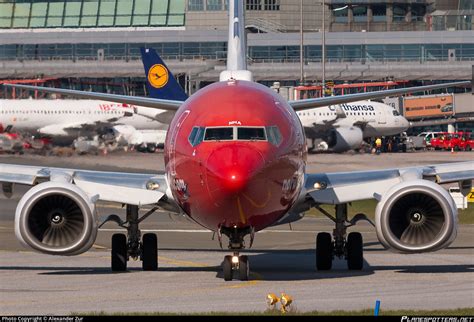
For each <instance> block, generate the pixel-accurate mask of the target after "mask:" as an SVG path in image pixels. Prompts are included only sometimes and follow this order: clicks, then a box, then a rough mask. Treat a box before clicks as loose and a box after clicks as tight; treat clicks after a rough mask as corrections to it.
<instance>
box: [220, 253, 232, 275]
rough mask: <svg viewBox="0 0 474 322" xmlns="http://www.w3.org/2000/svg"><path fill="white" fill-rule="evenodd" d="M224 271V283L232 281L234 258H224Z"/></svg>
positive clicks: (228, 256) (227, 256)
mask: <svg viewBox="0 0 474 322" xmlns="http://www.w3.org/2000/svg"><path fill="white" fill-rule="evenodd" d="M222 271H223V273H224V281H232V256H230V255H226V256H225V257H224V262H223V263H222Z"/></svg>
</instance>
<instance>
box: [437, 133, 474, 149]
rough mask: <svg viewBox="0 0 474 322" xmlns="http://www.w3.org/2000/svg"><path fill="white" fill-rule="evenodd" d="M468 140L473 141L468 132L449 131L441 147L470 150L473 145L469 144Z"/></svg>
mask: <svg viewBox="0 0 474 322" xmlns="http://www.w3.org/2000/svg"><path fill="white" fill-rule="evenodd" d="M469 142H471V143H474V142H473V140H472V138H471V133H470V132H455V133H449V134H448V135H447V136H446V139H445V140H444V141H443V148H444V149H445V150H451V149H454V150H455V151H459V150H470V149H472V148H473V147H474V144H473V145H471V144H470V143H469Z"/></svg>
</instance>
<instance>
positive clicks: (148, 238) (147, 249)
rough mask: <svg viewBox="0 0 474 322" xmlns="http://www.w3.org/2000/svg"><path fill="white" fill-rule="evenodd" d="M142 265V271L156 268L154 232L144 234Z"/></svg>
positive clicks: (156, 256)
mask: <svg viewBox="0 0 474 322" xmlns="http://www.w3.org/2000/svg"><path fill="white" fill-rule="evenodd" d="M142 247H143V249H142V267H143V270H144V271H156V270H158V239H157V237H156V235H155V234H144V235H143V242H142Z"/></svg>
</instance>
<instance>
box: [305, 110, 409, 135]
mask: <svg viewBox="0 0 474 322" xmlns="http://www.w3.org/2000/svg"><path fill="white" fill-rule="evenodd" d="M341 111H342V112H343V113H341ZM297 114H298V116H299V118H300V120H301V123H302V124H303V126H304V127H305V128H306V129H308V128H314V131H306V132H307V135H308V137H309V138H318V137H321V136H320V135H321V134H322V135H324V134H323V133H321V131H320V130H319V129H321V130H322V131H324V128H326V127H327V125H328V124H330V125H331V127H332V128H343V127H348V128H349V127H353V126H357V127H360V128H361V130H362V133H363V136H364V138H368V137H375V136H385V135H396V134H399V133H401V132H403V131H405V130H406V129H407V128H408V127H409V122H408V121H407V120H406V119H405V118H404V117H403V116H401V115H399V113H398V111H396V110H395V109H394V108H393V107H391V106H389V105H386V104H383V103H378V102H370V101H360V102H355V103H349V104H339V105H333V106H325V107H321V108H314V109H309V110H306V111H301V112H298V113H297ZM344 115H345V117H344ZM308 132H309V133H308Z"/></svg>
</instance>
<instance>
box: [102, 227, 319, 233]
mask: <svg viewBox="0 0 474 322" xmlns="http://www.w3.org/2000/svg"><path fill="white" fill-rule="evenodd" d="M140 230H141V231H143V232H153V233H212V232H213V231H212V230H205V229H140ZM99 231H109V232H123V231H125V229H118V228H116V229H114V228H100V229H99ZM265 233H299V234H314V231H306V230H263V231H259V232H258V234H265Z"/></svg>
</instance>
